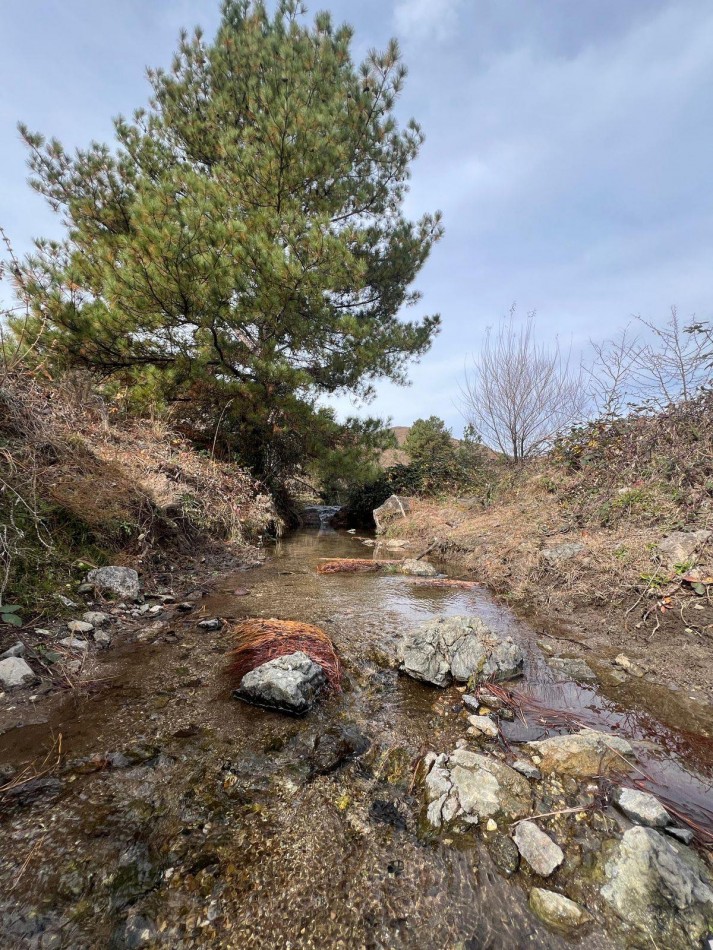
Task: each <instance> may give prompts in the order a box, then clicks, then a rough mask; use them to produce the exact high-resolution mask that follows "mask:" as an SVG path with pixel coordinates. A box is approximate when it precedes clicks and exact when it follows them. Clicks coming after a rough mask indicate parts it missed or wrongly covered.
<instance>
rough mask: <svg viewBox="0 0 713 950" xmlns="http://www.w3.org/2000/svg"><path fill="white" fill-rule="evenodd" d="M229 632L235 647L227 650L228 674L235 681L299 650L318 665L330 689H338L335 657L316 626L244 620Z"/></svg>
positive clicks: (339, 669) (338, 673)
mask: <svg viewBox="0 0 713 950" xmlns="http://www.w3.org/2000/svg"><path fill="white" fill-rule="evenodd" d="M232 633H233V636H234V638H235V646H234V648H233V649H232V651H231V653H230V673H231V675H232V676H233V677H234V678H235V682H236V683H239V682H240V681H241V680H242V678H243V676H245V674H246V673H249V672H250V671H251V670H254V669H256V668H257V667H258V666H262V664H263V663H267V662H269V661H270V660H276V659H277V658H278V657H280V656H289V655H290V654H291V653H295V652H297V651H301V652H302V653H306V654H307V656H308V657H310V659H311V660H313V661H314V662H315V663H317V664H318V665H319V666H321V667H322V669H323V670H324V674H325V676H326V677H327V680H328V682H329V685H330V687H331V689H334V690H338V689H339V688H340V682H341V677H342V670H341V664H340V662H339V657H338V656H337V654H336V652H335V649H334V646H333V645H332V641H331V640H330V639H329V637H328V636H327V634H326V633H325V632H324V630H321V629H320V628H319V627H314V626H312V625H311V624H308V623H301V622H299V621H296V620H244V621H243V622H242V623H239V624H236V625H235V627H233V630H232Z"/></svg>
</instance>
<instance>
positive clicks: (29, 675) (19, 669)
mask: <svg viewBox="0 0 713 950" xmlns="http://www.w3.org/2000/svg"><path fill="white" fill-rule="evenodd" d="M36 679H37V677H36V676H35V674H34V673H33V671H32V668H31V667H30V666H29V665H28V664H27V663H26V662H25V661H24V660H23V659H22V658H21V657H19V656H9V657H8V658H7V659H6V660H0V685H2V688H3V689H14V688H15V687H16V686H29V685H30V684H31V683H34V682H35V680H36Z"/></svg>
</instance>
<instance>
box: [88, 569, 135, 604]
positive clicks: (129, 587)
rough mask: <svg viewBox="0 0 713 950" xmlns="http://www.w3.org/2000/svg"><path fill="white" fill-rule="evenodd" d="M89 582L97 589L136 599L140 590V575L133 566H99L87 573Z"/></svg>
mask: <svg viewBox="0 0 713 950" xmlns="http://www.w3.org/2000/svg"><path fill="white" fill-rule="evenodd" d="M87 582H88V583H89V584H92V586H93V587H94V588H95V590H99V591H101V592H102V593H105V594H113V595H114V596H116V597H121V598H123V599H126V600H135V599H136V598H137V597H138V596H139V594H140V592H141V585H140V583H139V575H138V574H137V573H136V571H135V570H134V569H133V568H132V567H98V568H95V570H93V571H90V572H89V573H88V574H87Z"/></svg>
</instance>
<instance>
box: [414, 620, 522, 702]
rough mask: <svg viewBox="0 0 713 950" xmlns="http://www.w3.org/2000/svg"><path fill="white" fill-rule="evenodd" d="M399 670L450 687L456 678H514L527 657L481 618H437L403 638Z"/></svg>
mask: <svg viewBox="0 0 713 950" xmlns="http://www.w3.org/2000/svg"><path fill="white" fill-rule="evenodd" d="M399 660H400V669H401V670H402V671H403V672H404V673H406V674H408V675H409V676H412V677H413V678H414V679H417V680H422V681H424V682H427V683H432V684H433V685H434V686H448V685H449V684H450V683H451V682H452V681H453V680H455V681H456V682H459V683H465V682H467V681H468V680H470V679H471V677H472V678H473V679H476V680H479V679H488V678H490V677H493V678H495V679H497V680H507V679H513V678H514V677H517V676H520V675H521V673H522V668H523V663H524V657H523V653H522V650H521V649H520V647H519V646H518V645H517V644H516V643H514V642H513V641H512V639H511V638H509V637H506V638H501V637H499V636H497V635H496V634H494V633H493V632H492V631H491V630H490V628H489V627H488V626H487V625H486V624H485V623H484V622H483V621H482V620H481V619H480V617H434V618H433V619H432V620H427V621H426V622H425V623H422V624H421V625H420V626H418V627H416V628H415V629H414V630H412V631H410V632H409V633H408V634H406V636H405V637H404V638H403V640H402V642H401V645H400V653H399Z"/></svg>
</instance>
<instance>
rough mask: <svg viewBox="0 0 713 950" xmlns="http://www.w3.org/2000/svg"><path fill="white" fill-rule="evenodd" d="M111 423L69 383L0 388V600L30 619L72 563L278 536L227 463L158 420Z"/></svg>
mask: <svg viewBox="0 0 713 950" xmlns="http://www.w3.org/2000/svg"><path fill="white" fill-rule="evenodd" d="M110 420H112V415H111V413H110V412H109V411H108V409H107V406H106V405H105V404H104V402H103V401H102V400H101V399H100V398H99V397H98V396H97V395H96V392H95V390H94V389H93V388H92V387H91V386H90V385H88V383H87V381H86V380H85V379H84V378H82V377H80V376H76V375H74V376H68V377H65V379H64V380H62V381H61V382H60V383H59V384H53V385H52V386H49V385H45V384H40V383H38V382H37V380H36V379H35V378H33V377H31V376H29V375H26V374H22V373H8V374H6V375H5V376H3V377H2V379H0V515H1V517H0V524H2V526H3V528H2V532H3V533H2V535H1V536H0V594H3V593H4V592H5V591H7V593H10V592H11V593H12V598H13V600H15V601H17V600H20V602H21V603H22V604H23V606H24V607H25V608H26V609H29V610H31V611H32V612H33V613H36V612H37V610H38V608H39V607H40V604H39V603H37V602H36V601H37V599H38V598H39V599H41V596H42V591H41V590H40V587H41V584H40V581H44V582H46V586H47V588H48V589H47V593H49V592H50V589H56V587H57V585H58V584H59V583H60V582H61V581H62V580H66V579H68V577H69V575H70V574H71V572H72V568H73V566H74V567H76V566H77V563H78V562H82V561H84V562H89V563H100V562H102V561H104V562H105V561H106V560H108V559H111V560H112V561H113V562H115V563H116V562H118V563H131V564H135V565H139V566H140V565H146V564H147V563H148V562H150V561H151V560H152V559H154V558H157V557H162V556H165V555H166V554H168V553H169V552H170V554H171V555H172V556H179V555H180V554H181V553H182V552H184V551H186V552H187V551H189V550H192V551H195V546H196V545H197V544H199V543H201V542H205V541H212V540H220V541H224V542H228V543H229V544H231V545H233V546H235V548H236V549H237V553H239V552H240V551H241V550H244V549H247V548H248V547H249V546H250V544H251V542H252V541H253V540H254V539H255V538H256V536H257V535H258V534H260V533H262V532H264V531H266V530H269V529H272V530H280V528H281V523H280V520H279V518H278V516H277V515H276V513H275V510H274V507H273V504H272V500H271V499H270V497H269V496H267V495H264V494H261V493H260V491H259V489H258V486H257V485H256V484H255V482H254V481H253V479H252V478H251V477H250V476H249V475H247V474H246V473H245V472H244V471H243V470H241V469H239V468H237V467H236V466H234V465H231V464H228V463H223V462H220V461H215V460H213V459H211V458H209V457H208V456H206V455H202V454H199V453H197V452H196V451H195V450H194V449H193V448H191V447H190V445H189V444H188V443H187V442H186V441H185V440H184V439H183V438H181V436H180V435H179V434H177V433H176V432H174V431H172V430H171V428H170V426H169V425H167V424H165V423H164V422H160V421H149V420H134V421H125V422H122V421H120V420H116V421H110Z"/></svg>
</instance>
